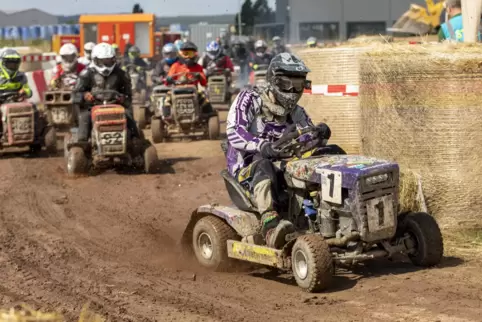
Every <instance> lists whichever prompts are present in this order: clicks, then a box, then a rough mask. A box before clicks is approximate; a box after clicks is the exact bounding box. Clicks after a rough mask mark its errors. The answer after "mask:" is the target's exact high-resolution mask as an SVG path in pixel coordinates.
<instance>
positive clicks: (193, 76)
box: [171, 72, 201, 85]
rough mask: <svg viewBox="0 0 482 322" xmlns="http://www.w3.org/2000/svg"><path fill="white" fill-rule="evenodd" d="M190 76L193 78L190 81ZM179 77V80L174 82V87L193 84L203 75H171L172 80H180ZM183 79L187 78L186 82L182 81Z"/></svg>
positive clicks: (186, 73)
mask: <svg viewBox="0 0 482 322" xmlns="http://www.w3.org/2000/svg"><path fill="white" fill-rule="evenodd" d="M179 76H185V77H179ZM189 76H192V78H191V79H190V78H189ZM178 77H179V79H176V80H174V85H184V84H192V83H194V82H195V81H197V80H199V79H200V78H201V74H200V73H196V72H184V73H177V74H174V75H171V78H172V79H174V78H178ZM183 78H185V79H186V80H185V81H181V80H182V79H183Z"/></svg>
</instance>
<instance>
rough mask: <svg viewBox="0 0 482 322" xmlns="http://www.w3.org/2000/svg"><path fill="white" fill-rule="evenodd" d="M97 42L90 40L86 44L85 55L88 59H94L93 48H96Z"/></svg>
mask: <svg viewBox="0 0 482 322" xmlns="http://www.w3.org/2000/svg"><path fill="white" fill-rule="evenodd" d="M94 47H95V43H93V42H88V43H86V44H85V45H84V55H85V57H86V58H87V59H88V60H91V59H92V50H94Z"/></svg>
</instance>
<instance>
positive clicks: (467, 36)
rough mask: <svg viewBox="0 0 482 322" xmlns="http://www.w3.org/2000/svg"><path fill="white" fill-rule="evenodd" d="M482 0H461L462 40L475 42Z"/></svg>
mask: <svg viewBox="0 0 482 322" xmlns="http://www.w3.org/2000/svg"><path fill="white" fill-rule="evenodd" d="M481 11H482V0H462V19H463V23H464V41H465V42H472V43H473V42H477V40H478V37H477V34H478V31H479V25H480V14H481Z"/></svg>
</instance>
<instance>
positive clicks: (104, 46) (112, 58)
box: [92, 42, 116, 76]
mask: <svg viewBox="0 0 482 322" xmlns="http://www.w3.org/2000/svg"><path fill="white" fill-rule="evenodd" d="M92 60H93V67H94V68H95V69H96V70H97V72H98V73H99V74H101V75H104V76H109V75H110V73H112V70H113V69H114V67H115V63H116V54H115V50H114V48H112V46H111V45H109V44H108V43H105V42H101V43H100V44H97V45H95V47H94V49H93V50H92Z"/></svg>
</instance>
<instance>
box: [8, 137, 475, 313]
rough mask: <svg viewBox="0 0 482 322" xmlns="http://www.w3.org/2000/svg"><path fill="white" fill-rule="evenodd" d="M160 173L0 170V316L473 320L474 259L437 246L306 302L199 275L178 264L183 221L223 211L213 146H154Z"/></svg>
mask: <svg viewBox="0 0 482 322" xmlns="http://www.w3.org/2000/svg"><path fill="white" fill-rule="evenodd" d="M158 148H159V154H160V155H161V156H162V157H163V158H165V159H167V162H166V163H164V166H163V168H162V173H159V174H156V175H120V174H116V173H104V174H102V175H99V176H97V177H89V178H79V179H68V178H66V176H65V174H64V173H65V170H64V165H63V159H62V158H51V159H26V158H23V157H20V156H14V157H11V158H4V159H2V160H0V178H1V184H0V212H1V213H0V272H1V278H2V281H1V282H0V306H1V307H10V306H12V305H14V304H16V303H20V302H26V303H28V304H30V305H33V306H35V307H42V308H47V309H49V308H50V309H52V308H56V309H60V310H62V312H64V313H65V315H66V316H67V317H68V318H69V321H76V317H78V314H79V311H80V308H81V306H82V305H83V304H84V303H86V302H88V301H91V302H92V303H93V308H94V309H95V311H96V312H98V313H101V314H103V315H104V316H107V317H108V318H109V319H110V320H111V321H224V322H229V321H261V320H263V321H451V322H454V321H480V320H481V314H482V283H481V282H480V281H481V280H482V271H481V269H480V263H481V262H480V260H479V259H477V258H476V259H471V258H470V257H469V256H466V255H464V256H462V257H460V256H459V255H458V254H459V253H458V252H457V251H456V250H454V249H452V248H449V247H448V254H449V256H448V257H446V258H445V259H444V261H443V263H442V264H441V265H440V267H437V268H434V269H429V270H417V269H415V268H414V267H413V266H412V265H411V264H409V263H406V262H403V261H402V262H390V261H388V260H378V261H373V262H370V263H367V264H365V265H363V266H358V267H356V268H355V269H354V270H351V271H347V270H338V272H337V273H338V277H337V278H336V287H335V288H334V289H332V290H330V291H329V292H326V293H322V294H306V293H303V292H301V291H300V290H299V289H298V288H297V287H296V285H295V282H294V280H293V279H292V278H291V277H290V276H288V275H286V276H275V275H273V274H271V273H269V272H268V271H267V270H264V269H255V270H246V269H243V270H240V271H239V272H235V273H222V274H220V273H210V272H206V271H204V270H202V269H200V268H199V267H198V266H197V265H196V264H195V262H187V261H184V260H181V259H180V257H179V255H178V254H179V251H178V249H177V246H176V245H177V243H178V241H179V238H180V236H181V233H182V230H183V227H184V225H185V224H186V222H187V220H188V217H189V215H190V212H191V211H192V210H193V209H195V207H197V206H199V205H201V204H205V203H209V202H211V201H218V202H227V201H228V200H227V195H226V193H225V192H224V189H223V188H224V185H223V182H222V180H221V179H220V177H219V176H218V173H219V171H220V170H221V169H222V168H223V166H224V158H223V156H222V153H221V151H220V149H219V142H218V141H216V142H210V141H202V142H190V143H171V144H162V145H159V146H158Z"/></svg>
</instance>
